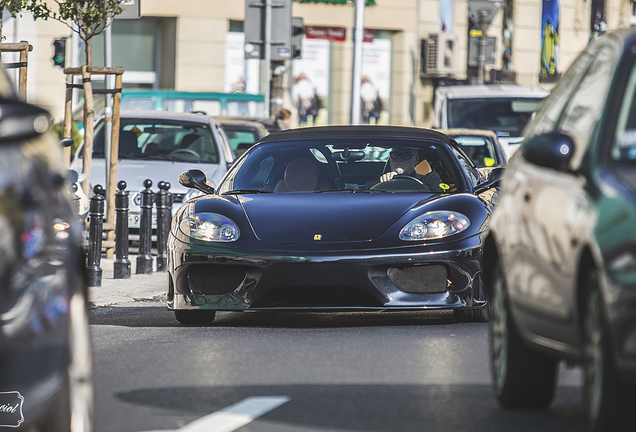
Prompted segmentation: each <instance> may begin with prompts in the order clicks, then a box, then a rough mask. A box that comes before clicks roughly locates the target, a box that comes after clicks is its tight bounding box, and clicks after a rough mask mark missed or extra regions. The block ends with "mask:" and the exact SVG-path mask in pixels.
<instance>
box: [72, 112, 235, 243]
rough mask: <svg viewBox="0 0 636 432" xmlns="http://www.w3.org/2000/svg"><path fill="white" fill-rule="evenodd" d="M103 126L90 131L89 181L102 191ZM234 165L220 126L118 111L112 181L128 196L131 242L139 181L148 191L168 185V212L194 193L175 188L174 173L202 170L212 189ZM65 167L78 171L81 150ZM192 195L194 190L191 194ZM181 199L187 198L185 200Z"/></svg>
mask: <svg viewBox="0 0 636 432" xmlns="http://www.w3.org/2000/svg"><path fill="white" fill-rule="evenodd" d="M104 129H105V127H104V122H103V120H102V121H100V122H99V123H98V124H97V126H96V127H95V138H94V143H93V155H92V159H91V172H90V183H91V185H92V186H95V185H97V184H100V185H102V186H104V187H106V172H105V146H104V135H105V134H104ZM233 161H234V153H233V152H232V149H231V147H230V144H229V143H228V142H227V138H226V136H225V133H224V132H223V130H222V128H221V125H220V124H219V123H218V122H217V121H216V120H214V118H213V117H209V116H205V115H202V114H185V113H169V112H161V111H122V112H121V114H120V132H119V160H118V162H117V181H120V180H124V181H125V182H126V183H127V189H126V190H128V191H129V192H130V210H129V213H128V216H129V228H130V231H131V234H132V236H131V238H135V236H136V235H137V234H136V233H137V232H138V230H139V222H140V217H141V207H140V205H141V194H140V192H141V191H142V190H143V189H144V186H143V182H144V180H146V179H150V180H152V182H153V187H154V189H153V190H154V191H155V192H156V191H157V185H158V183H159V182H160V181H165V182H169V183H170V190H169V192H171V193H172V194H173V198H174V204H173V205H174V207H173V211H174V210H176V208H178V207H179V206H180V205H181V202H182V201H183V200H184V197H185V196H186V194H188V193H190V195H192V193H194V191H192V190H188V189H186V188H184V187H183V186H181V185H180V184H179V181H178V179H179V174H181V173H182V172H183V171H185V170H187V169H190V168H193V167H196V168H198V169H200V170H202V171H203V172H205V174H206V176H207V178H208V181H209V183H210V184H211V185H212V186H215V185H218V184H219V182H220V181H221V178H223V175H224V174H225V172H226V171H227V167H228V166H229V165H230V164H231V163H232V162H233ZM71 168H72V169H74V170H75V171H77V172H83V156H82V146H80V147H79V148H78V149H77V151H76V153H75V158H74V160H73V163H72V164H71ZM196 193H197V194H198V192H196ZM186 199H187V198H186Z"/></svg>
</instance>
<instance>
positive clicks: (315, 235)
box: [314, 234, 322, 240]
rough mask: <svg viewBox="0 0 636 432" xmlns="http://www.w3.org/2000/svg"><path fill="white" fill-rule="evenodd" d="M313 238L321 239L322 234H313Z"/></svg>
mask: <svg viewBox="0 0 636 432" xmlns="http://www.w3.org/2000/svg"><path fill="white" fill-rule="evenodd" d="M314 240H322V234H314Z"/></svg>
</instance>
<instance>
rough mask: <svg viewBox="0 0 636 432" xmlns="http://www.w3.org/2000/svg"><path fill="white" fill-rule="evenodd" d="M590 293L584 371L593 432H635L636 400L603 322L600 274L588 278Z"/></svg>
mask: <svg viewBox="0 0 636 432" xmlns="http://www.w3.org/2000/svg"><path fill="white" fill-rule="evenodd" d="M585 280H586V281H587V284H588V286H587V290H586V297H585V310H584V312H583V313H584V315H583V335H584V342H583V343H584V345H583V355H584V362H583V371H584V381H585V385H584V392H585V403H586V407H587V413H588V422H589V429H590V431H592V432H601V431H613V432H614V431H623V430H625V431H627V430H633V424H632V425H631V426H630V427H628V425H627V424H626V423H627V418H628V417H629V416H631V411H632V410H633V408H634V405H633V404H634V403H635V400H636V397H634V396H633V395H631V394H629V392H628V391H627V390H626V389H625V388H624V386H623V385H622V384H621V382H620V379H619V377H618V374H617V372H616V369H615V368H614V364H613V362H612V358H611V354H610V353H611V347H610V342H609V338H608V337H607V331H606V328H605V325H604V319H603V299H602V296H601V292H600V290H599V287H598V272H597V271H595V270H593V271H591V272H590V273H589V274H588V276H587V277H586V278H585Z"/></svg>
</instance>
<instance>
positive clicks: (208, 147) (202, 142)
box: [93, 119, 219, 163]
mask: <svg viewBox="0 0 636 432" xmlns="http://www.w3.org/2000/svg"><path fill="white" fill-rule="evenodd" d="M93 157H104V123H100V125H99V126H98V127H97V129H96V131H95V142H94V145H93ZM119 158H120V159H149V160H173V161H185V162H192V163H218V160H219V156H218V151H217V146H216V143H215V142H214V138H213V136H212V132H211V130H210V127H209V126H208V125H206V124H203V123H194V122H183V121H171V120H153V119H121V128H120V132H119Z"/></svg>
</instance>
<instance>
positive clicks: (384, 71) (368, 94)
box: [3, 0, 635, 127]
mask: <svg viewBox="0 0 636 432" xmlns="http://www.w3.org/2000/svg"><path fill="white" fill-rule="evenodd" d="M136 1H141V4H140V6H141V9H140V10H141V17H140V18H138V19H116V20H115V21H114V24H113V27H112V47H113V49H112V65H113V66H123V67H124V68H125V70H126V72H125V73H124V75H123V79H124V88H131V89H132V88H135V89H136V88H155V89H164V88H165V89H176V90H186V91H215V92H229V91H246V92H249V93H263V89H264V86H265V85H266V82H269V80H266V79H265V77H266V75H267V74H265V73H264V71H263V70H262V69H263V68H262V63H263V62H262V61H260V60H247V61H246V60H245V58H244V49H245V33H244V27H243V25H244V17H245V8H246V2H245V1H244V0H181V1H179V2H175V1H173V0H136ZM306 1H307V0H305V2H302V3H300V2H294V3H293V8H292V14H293V16H294V17H300V18H302V19H303V23H304V26H305V35H304V37H303V38H302V47H301V58H300V59H294V60H283V61H279V62H276V63H275V66H276V67H275V68H274V69H273V76H272V96H273V99H272V100H273V102H274V104H275V105H274V106H273V111H272V112H274V109H278V108H280V107H285V108H288V109H290V110H291V111H292V112H293V115H294V123H295V124H299V125H305V124H314V123H316V124H347V123H349V121H350V112H351V108H350V107H351V87H352V83H351V81H352V78H351V75H352V66H353V61H352V59H353V42H352V35H353V26H354V18H355V17H354V13H355V8H354V6H353V1H350V2H349V4H344V5H343V4H338V5H337V4H328V3H330V2H328V1H326V0H315V1H314V2H312V3H308V2H306ZM484 2H485V0H484V1H481V2H479V1H476V0H470V1H469V0H375V1H371V2H370V3H374V4H373V5H369V6H367V7H366V8H365V14H364V26H365V42H364V43H363V61H362V84H361V86H362V87H361V96H362V104H361V105H362V107H363V108H362V118H363V121H364V122H368V123H372V124H373V123H382V124H387V123H390V124H395V125H416V126H424V127H426V126H430V124H431V122H432V107H433V94H434V90H435V88H436V86H438V85H444V84H448V83H475V82H478V81H479V80H480V70H481V71H483V75H481V77H483V81H484V82H486V83H488V82H493V83H494V82H517V83H519V84H522V85H531V86H540V87H543V88H546V89H548V90H549V89H551V88H552V87H553V86H554V85H555V83H556V82H557V81H558V79H559V78H560V76H561V75H562V73H563V72H565V71H566V70H567V68H568V66H569V65H570V64H571V63H572V61H573V60H574V59H575V58H576V56H577V55H578V53H579V52H580V51H581V50H582V49H583V48H585V46H586V45H587V44H588V43H589V42H590V41H591V40H593V39H594V38H597V37H600V36H601V35H602V34H603V33H604V32H606V31H611V30H615V29H618V28H626V27H629V26H631V25H632V23H633V22H634V15H635V13H634V3H633V2H632V1H631V0H498V1H497V2H495V1H494V0H493V1H491V2H487V4H486V5H485V6H484V5H481V3H484ZM492 3H497V5H496V6H499V7H498V9H497V8H495V9H496V11H495V12H494V13H492V14H491V16H490V17H485V18H482V19H481V20H480V16H482V14H481V13H480V11H481V9H479V7H486V8H491V7H492V6H493V5H492ZM476 8H477V9H476ZM476 10H477V11H478V12H477V14H476V13H475V11H476ZM476 15H477V16H476ZM484 15H485V14H484ZM490 18H492V20H491V19H490ZM485 19H488V21H490V22H489V23H486V22H484V20H485ZM3 21H4V26H3V36H4V42H18V41H21V40H26V41H28V42H29V43H30V44H31V45H33V51H32V52H31V53H30V54H29V69H28V80H27V83H28V86H27V99H28V100H29V101H30V102H34V103H37V104H39V105H42V106H44V107H45V108H47V109H49V110H50V111H51V112H52V114H53V115H54V117H55V118H56V119H57V120H61V118H62V116H63V106H64V98H65V82H66V81H65V79H66V78H65V75H64V73H63V70H62V69H61V68H59V67H55V66H53V62H52V60H51V58H52V55H53V45H52V42H53V40H55V39H58V38H63V37H67V38H68V39H67V41H68V43H67V67H68V66H73V65H78V64H82V59H83V58H84V56H83V55H82V54H78V53H79V52H81V47H79V46H74V45H77V44H75V43H74V39H73V38H72V37H71V33H72V32H71V31H70V29H69V28H68V27H66V26H65V25H63V24H61V23H58V22H56V21H52V20H48V21H33V19H32V18H31V17H30V16H29V15H28V14H26V13H23V14H22V16H20V17H18V18H11V17H10V16H8V15H7V14H6V13H5V16H4V20H3ZM482 36H483V38H482ZM75 39H76V38H75ZM480 43H482V44H483V46H484V56H482V59H483V60H484V61H483V64H481V63H480V62H479V44H480ZM93 45H94V48H93V59H94V60H93V64H94V65H104V60H103V59H104V54H103V53H104V48H103V47H104V42H103V36H102V35H99V36H97V37H95V38H94V40H93ZM12 56H13V54H11V53H4V54H3V62H5V63H7V62H12V61H17V60H13V58H12ZM9 73H10V74H13V72H11V71H10V72H9ZM97 81H98V79H96V84H95V86H97V87H98V86H99V83H98V82H97ZM80 97H81V95H80Z"/></svg>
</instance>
